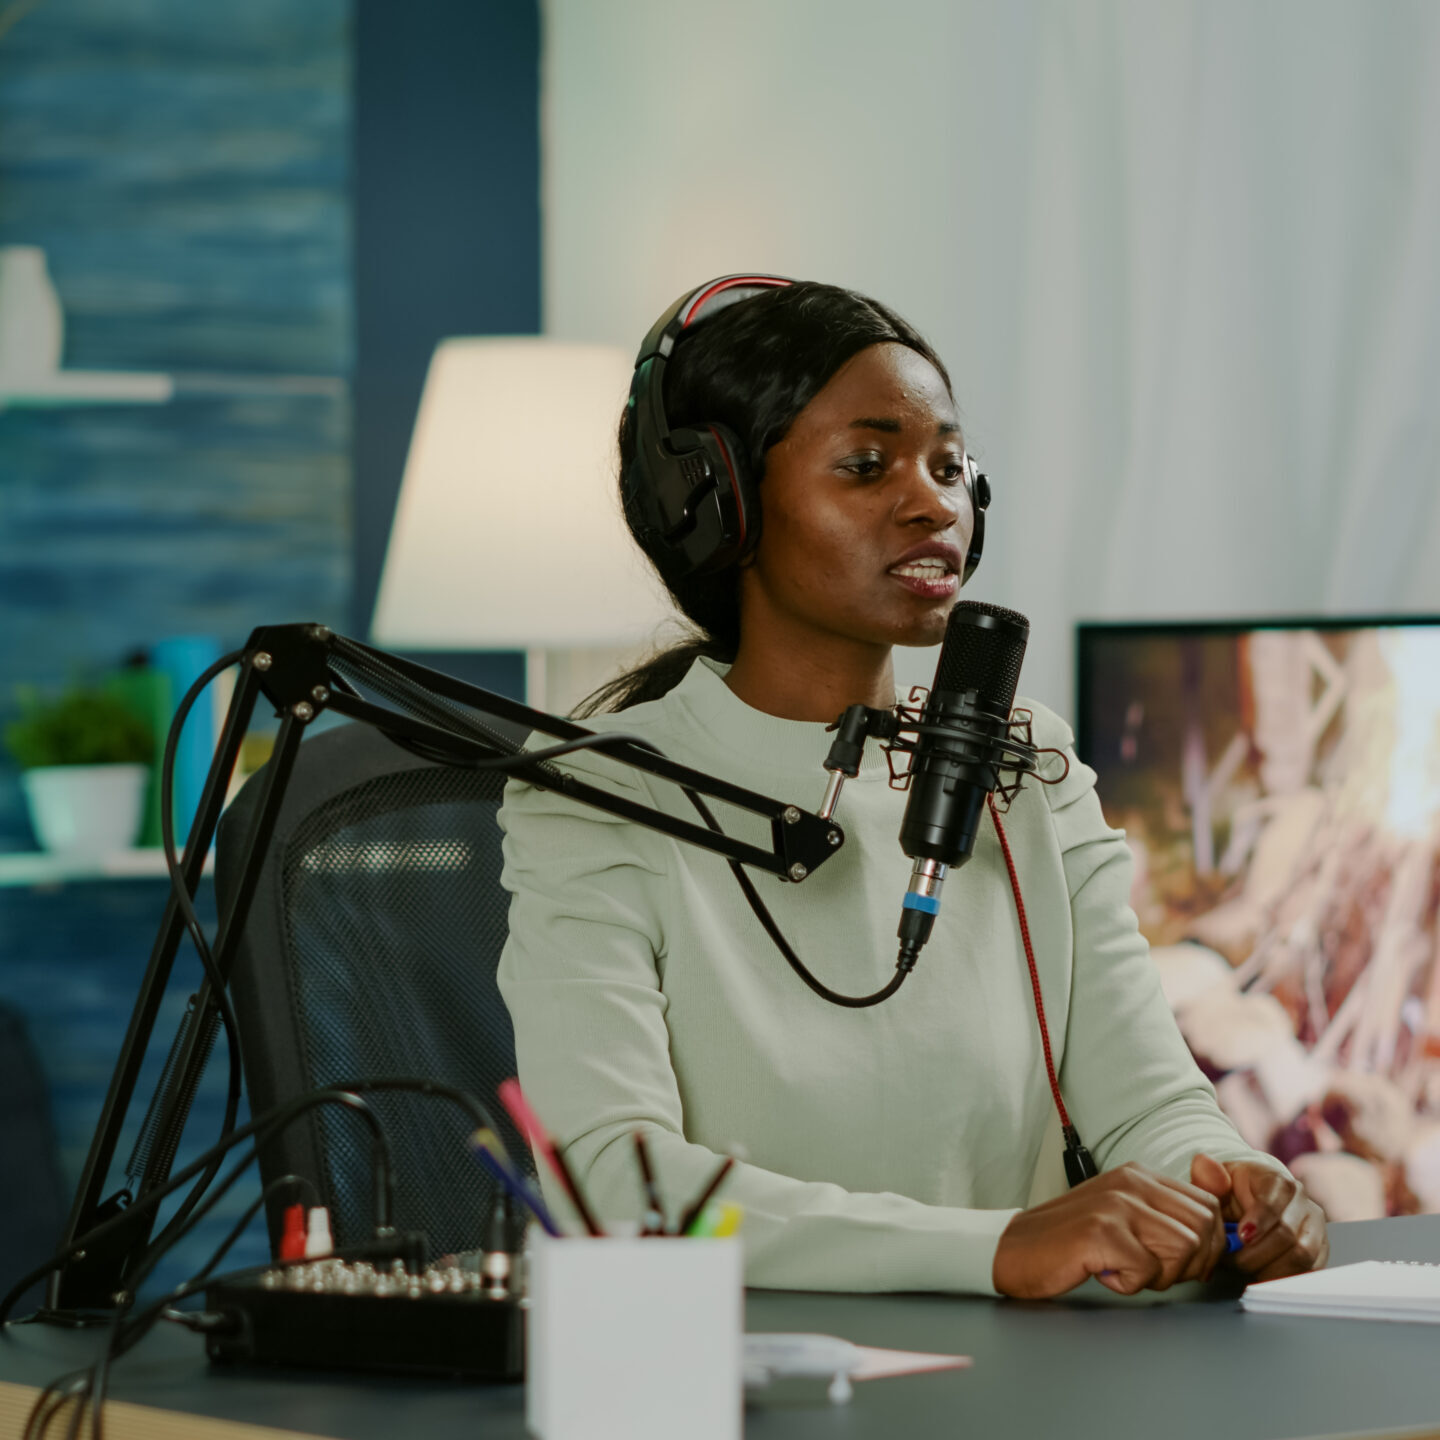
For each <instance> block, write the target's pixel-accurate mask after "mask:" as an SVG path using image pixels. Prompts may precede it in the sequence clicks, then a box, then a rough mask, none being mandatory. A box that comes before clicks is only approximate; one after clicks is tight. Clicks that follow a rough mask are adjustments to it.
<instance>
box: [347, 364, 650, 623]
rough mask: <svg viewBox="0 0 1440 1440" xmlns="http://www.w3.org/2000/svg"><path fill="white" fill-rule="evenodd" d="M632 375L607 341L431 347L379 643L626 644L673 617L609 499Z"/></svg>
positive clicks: (387, 571) (614, 498) (387, 572)
mask: <svg viewBox="0 0 1440 1440" xmlns="http://www.w3.org/2000/svg"><path fill="white" fill-rule="evenodd" d="M631 368H632V365H631V359H630V357H629V356H627V355H626V354H625V353H624V352H623V351H621V350H618V349H615V348H614V347H612V346H608V345H581V344H572V343H569V342H566V341H560V340H549V339H544V338H541V337H529V336H526V337H507V338H496V339H470V338H464V339H451V340H442V341H441V342H440V344H439V345H438V346H437V347H436V350H435V354H434V356H433V357H432V358H431V361H430V370H429V374H428V375H427V376H426V380H425V392H424V395H423V396H422V397H421V401H420V413H419V415H418V416H417V417H416V421H415V432H414V434H413V435H412V437H411V440H410V454H409V456H408V458H407V459H406V462H405V477H404V481H403V483H402V485H401V489H400V501H399V504H398V506H397V508H396V512H395V523H394V526H393V528H392V530H391V532H390V544H389V548H388V550H387V551H386V555H385V568H384V570H383V572H382V573H381V577H380V593H379V598H378V600H377V602H376V606H375V620H374V625H373V627H372V632H373V635H374V639H375V643H376V644H378V645H382V646H385V647H387V648H390V649H399V650H525V649H538V648H550V649H580V648H586V647H598V646H626V645H633V644H637V643H639V642H641V641H643V640H645V639H646V638H648V637H649V636H650V635H651V634H652V633H653V632H654V630H655V627H656V626H657V625H658V624H659V623H660V622H661V621H662V620H664V619H665V618H666V617H667V616H668V615H670V614H672V613H673V611H672V609H671V607H670V604H669V602H668V599H667V597H666V596H665V591H664V589H663V587H662V586H661V584H660V582H659V580H658V579H656V578H655V576H654V574H653V572H651V571H650V570H649V567H648V566H647V564H646V562H645V559H644V557H643V556H642V555H641V554H640V551H639V549H638V548H637V547H636V545H635V542H634V541H633V540H632V539H631V538H630V534H629V531H628V530H627V529H626V528H625V522H624V519H623V517H622V515H621V511H620V499H619V495H618V493H617V490H616V483H615V477H616V467H617V463H618V462H617V458H616V452H615V430H616V426H617V425H618V423H619V419H620V412H621V409H622V407H623V405H624V403H625V396H626V392H627V390H628V388H629V384H630V374H631Z"/></svg>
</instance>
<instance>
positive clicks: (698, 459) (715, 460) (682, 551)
mask: <svg viewBox="0 0 1440 1440" xmlns="http://www.w3.org/2000/svg"><path fill="white" fill-rule="evenodd" d="M669 448H670V450H671V451H672V452H673V455H674V459H673V461H671V462H670V463H671V464H673V465H674V466H675V467H676V468H677V469H678V470H679V471H681V472H682V473H683V474H684V476H685V478H686V489H687V498H686V500H685V504H684V507H683V508H684V521H683V525H681V526H676V527H675V528H674V529H672V530H671V532H670V533H669V534H668V535H667V536H666V537H665V541H666V543H667V545H669V546H670V547H672V548H673V549H674V550H675V551H678V556H677V558H679V559H680V560H681V561H682V562H683V573H687V574H697V573H706V572H710V571H715V570H723V569H724V568H725V567H726V566H727V565H730V564H733V563H734V562H735V561H736V560H738V559H740V558H741V557H742V556H743V555H745V554H747V553H748V551H749V550H750V548H751V547H752V545H753V543H754V539H753V537H754V535H755V533H756V531H757V530H758V528H759V527H758V523H757V522H758V520H759V505H758V503H757V501H756V499H755V496H754V491H753V487H752V486H751V485H750V482H749V477H748V476H747V474H746V473H745V466H744V462H743V461H742V460H741V458H740V457H741V453H742V452H741V448H740V440H739V437H738V436H737V435H736V434H735V432H734V431H733V430H731V429H729V428H728V427H727V426H724V425H703V426H697V427H695V428H693V429H684V430H672V431H671V432H670V441H669Z"/></svg>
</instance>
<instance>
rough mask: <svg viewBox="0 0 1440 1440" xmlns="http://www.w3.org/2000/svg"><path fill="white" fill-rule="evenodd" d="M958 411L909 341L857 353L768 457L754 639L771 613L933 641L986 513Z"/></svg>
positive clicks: (749, 580)
mask: <svg viewBox="0 0 1440 1440" xmlns="http://www.w3.org/2000/svg"><path fill="white" fill-rule="evenodd" d="M963 454H964V447H963V444H962V441H961V436H960V426H959V421H958V419H957V417H956V414H955V403H954V401H953V400H951V398H950V395H949V392H948V391H947V390H946V388H945V382H944V381H943V380H942V379H941V378H940V374H939V372H938V371H937V370H936V369H935V367H934V366H933V365H932V364H931V363H930V362H929V361H928V360H926V359H925V358H924V357H923V356H921V355H919V354H917V353H916V352H915V351H914V350H911V349H909V348H908V347H906V346H904V345H899V344H895V343H885V344H880V345H871V346H870V347H869V348H868V349H865V350H862V351H860V352H859V354H857V355H855V356H853V357H852V358H851V359H850V360H849V361H848V362H847V363H846V364H845V365H844V366H842V367H841V369H840V370H839V371H837V372H836V374H835V375H834V376H832V377H831V379H830V381H829V383H828V384H827V385H826V386H825V387H824V389H822V390H821V391H820V393H819V394H818V395H816V396H815V398H814V399H813V400H812V401H811V402H810V403H809V404H808V405H807V406H806V407H805V408H804V409H803V410H802V411H801V412H800V414H799V415H797V416H796V417H795V421H794V423H793V424H792V425H791V426H790V429H789V431H788V432H787V434H786V435H785V438H784V439H783V440H781V441H780V442H779V443H778V444H777V445H775V446H773V447H772V448H771V450H770V452H769V454H768V455H767V456H766V463H765V477H764V483H763V484H762V485H761V486H760V506H761V518H762V529H761V532H760V543H759V545H758V547H757V548H756V551H755V554H754V557H753V559H752V562H751V563H750V564H749V565H748V566H747V567H746V568H745V570H744V571H743V573H742V576H741V625H742V636H743V632H744V629H745V627H746V626H747V624H749V623H751V622H752V617H753V619H756V620H758V619H759V618H760V616H762V615H764V616H765V617H766V619H767V620H768V621H771V622H779V623H781V624H783V625H784V627H785V629H787V630H789V631H791V632H792V633H793V632H794V630H795V629H796V627H797V626H798V627H799V628H800V629H802V630H804V629H810V630H814V631H818V632H822V633H823V634H825V635H826V636H829V637H835V638H843V639H850V640H856V641H860V642H862V643H865V644H870V645H884V646H890V645H933V644H938V643H939V641H940V640H942V639H943V638H944V634H945V622H946V619H947V617H948V616H949V614H950V609H951V607H952V606H953V605H954V603H955V599H956V596H957V595H958V594H959V590H960V575H961V573H962V571H963V570H964V566H965V552H966V550H967V549H968V547H969V544H970V536H971V533H972V531H973V529H974V515H973V513H972V511H971V507H970V498H969V494H968V492H967V490H966V488H965V482H964V472H963V467H962V463H961V462H962V457H963Z"/></svg>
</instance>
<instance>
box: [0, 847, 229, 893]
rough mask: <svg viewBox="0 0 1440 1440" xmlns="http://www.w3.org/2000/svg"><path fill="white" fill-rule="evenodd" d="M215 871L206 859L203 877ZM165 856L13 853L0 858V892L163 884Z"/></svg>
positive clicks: (160, 852)
mask: <svg viewBox="0 0 1440 1440" xmlns="http://www.w3.org/2000/svg"><path fill="white" fill-rule="evenodd" d="M214 868H215V856H214V854H213V853H212V854H210V855H208V856H207V857H206V859H205V873H206V874H207V875H209V874H211V873H212V872H213V871H214ZM167 874H168V872H167V871H166V869H165V852H164V851H163V850H161V849H160V848H159V847H158V846H156V847H155V848H154V849H146V850H116V851H112V852H111V853H110V854H108V855H85V856H79V857H77V856H73V855H52V854H50V853H49V852H47V851H44V850H16V851H11V852H10V853H8V854H0V889H5V888H6V887H13V886H20V885H63V884H65V883H66V882H68V881H72V880H163V879H165V878H166V875H167Z"/></svg>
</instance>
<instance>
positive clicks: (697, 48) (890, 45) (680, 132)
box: [544, 0, 1440, 710]
mask: <svg viewBox="0 0 1440 1440" xmlns="http://www.w3.org/2000/svg"><path fill="white" fill-rule="evenodd" d="M545 65H546V76H545V92H544V95H545V98H544V106H545V179H544V187H545V188H544V197H545V224H544V233H545V323H546V329H547V331H549V332H551V333H553V334H557V335H561V336H565V337H569V338H575V339H586V340H604V341H610V342H614V343H617V344H621V345H625V346H627V347H629V348H633V347H634V346H635V345H636V344H637V343H638V341H639V338H640V336H641V335H642V334H643V333H644V331H645V329H646V328H647V327H648V325H649V324H650V322H651V321H652V320H653V319H654V317H655V315H657V314H658V313H659V312H660V310H662V309H663V308H664V307H665V305H667V304H668V303H669V302H670V301H671V300H673V299H674V298H675V296H676V295H678V294H679V293H680V292H681V291H683V290H685V289H687V288H688V287H690V286H693V285H695V284H698V283H699V282H700V281H702V280H704V279H706V278H708V277H710V276H712V275H718V274H723V273H725V272H727V271H733V270H742V269H747V268H756V269H760V270H774V271H778V272H780V273H782V274H792V275H798V276H806V277H812V278H816V279H824V280H830V281H834V282H837V283H840V284H845V285H850V286H854V287H856V288H858V289H861V290H864V291H868V292H870V293H872V294H874V295H875V296H877V297H878V298H880V299H882V300H884V301H886V302H887V303H889V304H892V305H894V306H895V307H896V308H898V309H899V310H901V311H902V312H903V313H905V314H906V315H907V316H908V317H909V318H910V319H912V320H913V321H914V322H915V323H917V324H918V325H919V326H920V328H921V329H922V330H924V331H925V332H926V333H927V334H928V335H929V336H930V337H931V338H932V339H933V340H934V342H935V343H936V345H937V346H938V348H939V349H940V351H941V353H942V354H943V355H944V356H945V358H946V361H947V363H948V364H949V366H950V368H951V371H952V375H953V378H954V381H955V384H956V390H957V395H958V398H959V401H960V405H961V411H962V416H963V418H964V420H965V423H966V428H967V434H968V438H969V440H970V442H971V445H972V448H973V449H974V450H975V451H976V452H977V453H978V454H979V455H980V457H981V459H982V461H983V462H984V463H985V465H986V467H987V468H988V470H989V472H990V475H991V478H992V480H993V481H994V483H995V487H996V501H995V506H994V509H993V510H992V520H991V525H990V537H991V538H990V542H989V547H988V550H987V554H986V559H985V563H984V565H983V566H982V568H981V570H980V572H979V575H978V576H977V578H976V580H975V582H974V583H973V585H972V587H971V589H970V591H969V592H968V593H970V594H972V595H974V596H975V597H976V598H982V599H989V600H994V601H997V602H999V603H1002V604H1006V605H1012V606H1014V607H1015V608H1017V609H1020V610H1022V611H1024V612H1025V613H1027V614H1028V615H1029V616H1030V618H1031V621H1032V625H1033V627H1034V629H1033V633H1032V640H1031V647H1030V654H1029V657H1028V659H1027V663H1026V671H1025V676H1024V678H1023V680H1022V684H1021V689H1022V690H1023V691H1025V692H1026V693H1029V694H1031V695H1035V696H1037V697H1039V698H1041V699H1044V700H1046V701H1049V702H1050V703H1052V704H1055V705H1057V706H1058V707H1059V708H1061V709H1062V710H1068V709H1069V708H1070V704H1071V701H1070V683H1071V677H1070V663H1071V656H1070V647H1071V638H1070V628H1069V627H1070V625H1071V623H1072V622H1073V621H1074V620H1075V619H1077V618H1080V617H1094V618H1148V617H1154V616H1191V615H1194V616H1218V615H1239V614H1270V613H1296V612H1302V613H1318V612H1330V613H1341V612H1351V611H1374V610H1429V611H1435V612H1440V6H1437V5H1435V4H1433V3H1430V0H1414V3H1404V0H1387V3H1386V4H1384V5H1365V4H1361V3H1358V0H1356V3H1335V0H1285V3H1281V0H1269V3H1266V4H1264V5H1255V4H1253V3H1250V0H1191V3H1181V0H1136V3H1132V4H1126V3H1119V0H1057V3H1046V0H1008V3H998V0H889V3H886V4H876V3H874V0H723V3H721V0H710V3H704V0H546V37H545ZM932 669H933V658H931V657H930V656H928V655H924V654H919V653H915V652H912V658H911V660H910V661H909V663H908V665H907V666H906V667H905V669H904V672H903V673H904V674H905V677H906V678H907V679H909V678H914V679H922V680H928V678H929V674H930V671H931V670H932Z"/></svg>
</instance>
